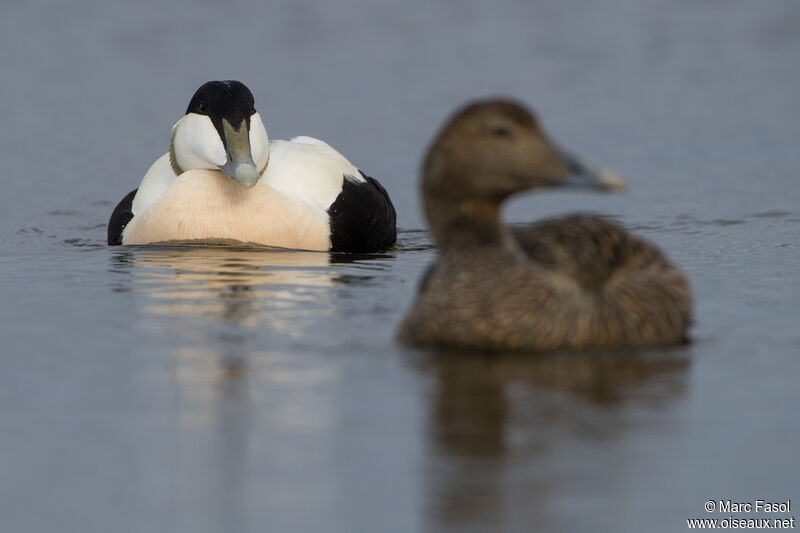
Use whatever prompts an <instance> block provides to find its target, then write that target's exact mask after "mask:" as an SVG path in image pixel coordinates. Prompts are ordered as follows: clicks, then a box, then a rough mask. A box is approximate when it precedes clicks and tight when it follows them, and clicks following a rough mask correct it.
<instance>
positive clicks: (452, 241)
mask: <svg viewBox="0 0 800 533" xmlns="http://www.w3.org/2000/svg"><path fill="white" fill-rule="evenodd" d="M425 214H426V216H427V217H428V224H429V227H430V231H431V235H432V236H433V239H434V241H435V242H436V245H437V246H438V247H439V250H440V251H442V252H448V251H452V250H461V251H465V250H466V251H478V250H481V249H494V248H502V247H503V246H505V244H506V243H507V242H508V239H509V238H510V232H509V230H508V228H506V227H505V225H503V222H502V220H501V219H500V202H498V201H496V200H490V199H477V200H458V201H453V200H443V199H438V198H432V197H430V196H428V197H426V198H425Z"/></svg>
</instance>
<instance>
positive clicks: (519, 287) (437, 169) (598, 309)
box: [398, 100, 692, 351]
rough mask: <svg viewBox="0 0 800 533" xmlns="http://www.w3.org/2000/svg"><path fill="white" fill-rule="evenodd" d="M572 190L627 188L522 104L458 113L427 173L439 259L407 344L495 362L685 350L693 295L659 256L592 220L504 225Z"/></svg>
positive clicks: (410, 323)
mask: <svg viewBox="0 0 800 533" xmlns="http://www.w3.org/2000/svg"><path fill="white" fill-rule="evenodd" d="M565 185H581V186H590V187H597V188H601V189H614V188H622V187H623V183H622V180H621V179H620V178H619V176H617V175H616V174H613V173H610V172H606V171H600V172H598V171H593V170H591V169H589V168H588V167H586V166H585V165H583V164H582V163H580V162H578V161H577V160H576V159H575V158H573V157H570V156H567V155H566V154H564V153H563V152H562V151H560V150H559V149H558V148H557V147H556V146H555V145H554V143H553V142H551V141H550V140H549V139H548V137H547V136H546V135H545V133H544V132H543V131H542V129H541V128H540V127H539V125H538V123H537V121H536V119H535V118H534V117H533V116H532V115H531V113H530V112H528V111H527V110H526V109H525V108H524V107H522V106H521V105H519V104H516V103H513V102H509V101H504V100H495V101H485V102H478V103H475V104H473V105H469V106H467V107H465V108H463V109H461V110H460V111H459V112H457V113H456V114H455V115H454V116H453V117H452V118H451V120H450V121H449V122H448V123H447V124H446V125H445V126H444V128H443V129H442V130H441V132H440V133H439V135H438V136H437V137H436V139H435V140H434V142H433V144H432V146H431V147H430V149H429V150H428V154H427V157H426V158H425V162H424V165H423V170H422V196H423V201H424V206H425V214H426V216H427V219H428V222H429V226H430V231H431V235H432V237H433V239H434V241H435V243H436V244H437V245H438V248H439V257H438V259H437V260H436V262H435V263H434V264H433V265H432V267H430V269H429V270H428V272H427V273H426V275H425V277H424V279H423V281H422V283H421V284H420V288H419V293H418V294H417V297H416V301H415V302H414V303H413V304H412V307H411V309H410V311H409V312H408V314H407V316H406V318H405V321H404V322H403V324H402V325H401V327H400V329H399V331H398V338H399V340H400V341H401V342H403V343H405V344H410V345H418V346H434V347H452V348H463V349H477V350H489V351H506V350H509V351H510V350H521V351H545V350H559V349H567V350H589V349H615V348H622V347H633V346H651V345H668V344H675V343H682V342H685V339H686V331H687V328H688V327H689V325H690V322H691V307H692V296H691V290H690V287H689V283H688V282H687V280H686V278H685V277H684V275H683V274H682V273H681V271H680V270H679V269H678V268H677V267H675V266H674V265H673V264H672V263H671V262H670V261H669V260H668V259H667V258H666V257H664V255H663V254H662V253H661V252H660V251H659V250H658V249H657V248H656V247H655V246H653V245H652V244H650V243H648V242H646V241H644V240H642V239H640V238H637V237H635V236H633V235H630V234H629V233H627V232H626V231H624V230H623V229H621V228H620V227H618V226H616V225H614V224H612V223H610V222H608V221H606V220H603V219H601V218H597V217H592V216H586V215H575V216H568V217H565V218H558V219H553V220H548V221H545V222H542V223H540V224H538V225H536V226H534V227H533V228H528V229H521V230H517V231H514V230H511V229H510V228H508V227H506V226H505V225H503V223H502V222H501V219H500V206H501V204H502V203H503V201H504V200H505V199H506V198H508V197H509V196H511V195H513V194H515V193H517V192H520V191H524V190H527V189H532V188H538V187H556V186H565Z"/></svg>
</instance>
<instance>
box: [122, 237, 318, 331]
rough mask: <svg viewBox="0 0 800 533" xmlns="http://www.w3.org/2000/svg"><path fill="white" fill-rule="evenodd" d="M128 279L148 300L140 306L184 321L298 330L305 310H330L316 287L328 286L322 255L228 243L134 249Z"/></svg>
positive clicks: (151, 311) (152, 312)
mask: <svg viewBox="0 0 800 533" xmlns="http://www.w3.org/2000/svg"><path fill="white" fill-rule="evenodd" d="M130 265H131V268H132V273H133V278H134V279H133V282H134V283H135V284H136V285H138V287H137V289H138V290H139V292H143V293H144V294H146V295H147V296H148V297H149V298H150V299H151V302H150V303H149V304H147V305H145V306H144V310H145V311H146V312H147V313H149V314H153V315H165V316H169V317H174V318H177V319H181V320H185V321H187V322H198V321H199V322H217V321H222V322H223V323H226V322H227V323H231V324H235V325H236V326H238V327H241V328H245V329H247V328H258V327H260V326H264V325H265V324H268V325H269V326H271V327H273V328H275V329H277V330H280V331H281V333H283V334H286V335H297V334H299V333H300V332H301V331H302V329H303V323H302V320H300V319H301V318H302V315H303V313H298V312H297V311H298V310H300V309H303V308H307V306H309V305H312V306H314V308H315V311H316V312H317V313H325V312H326V311H329V310H331V309H332V307H331V305H330V301H329V300H328V301H326V298H325V294H326V292H325V291H320V290H319V289H320V288H325V287H330V286H331V285H332V279H333V274H332V272H331V271H330V270H328V269H327V268H325V267H327V266H328V254H324V253H318V252H299V251H289V250H264V249H248V248H228V247H185V248H155V247H153V248H148V249H139V250H136V251H135V253H134V254H132V256H131V258H130Z"/></svg>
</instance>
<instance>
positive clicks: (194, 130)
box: [173, 113, 227, 171]
mask: <svg viewBox="0 0 800 533" xmlns="http://www.w3.org/2000/svg"><path fill="white" fill-rule="evenodd" d="M173 143H174V150H175V158H176V159H177V162H178V166H180V167H181V168H182V169H183V170H184V171H187V170H192V169H198V168H205V169H216V168H217V167H219V166H221V165H224V164H225V162H226V161H227V155H226V154H225V146H224V145H223V144H222V139H220V137H219V133H217V130H216V128H214V124H212V122H211V119H210V118H208V117H207V116H205V115H197V114H195V113H189V114H188V115H186V116H185V117H183V118H182V119H181V120H179V121H178V123H177V124H175V134H174V139H173Z"/></svg>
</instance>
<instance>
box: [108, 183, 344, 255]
mask: <svg viewBox="0 0 800 533" xmlns="http://www.w3.org/2000/svg"><path fill="white" fill-rule="evenodd" d="M154 183H159V182H158V181H157V180H154ZM153 187H154V188H155V185H153ZM140 190H141V189H140ZM148 194H149V193H148ZM137 198H138V194H137ZM134 201H135V200H134ZM329 233H330V227H329V220H328V216H327V214H326V213H325V212H324V211H321V210H319V209H316V208H314V207H313V206H312V205H310V204H309V203H308V202H305V201H303V200H301V199H298V198H295V197H292V196H290V195H287V194H283V193H281V192H280V191H277V190H275V189H274V188H272V187H271V186H269V185H268V184H267V183H262V182H261V181H259V183H257V184H256V185H255V186H254V187H253V188H251V189H245V188H244V187H242V186H241V185H239V184H238V183H236V182H235V181H234V180H232V179H230V178H229V177H228V176H226V175H225V174H223V173H222V172H220V171H217V170H190V171H188V172H184V173H183V174H181V175H180V176H179V177H177V178H174V179H173V182H172V183H171V184H169V185H168V186H167V187H166V190H165V191H164V192H163V193H162V194H161V195H160V196H159V197H158V198H157V199H156V200H155V201H153V202H151V203H150V204H149V205H147V206H146V207H145V208H144V209H143V210H142V211H141V212H135V216H134V217H133V219H132V220H131V221H130V222H129V223H128V226H127V227H126V228H125V231H124V232H123V235H122V243H123V244H149V243H156V242H165V241H176V240H180V241H183V240H199V239H229V240H235V241H240V242H249V243H256V244H262V245H267V246H279V247H283V248H296V249H303V250H328V249H329V248H330V238H329Z"/></svg>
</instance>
